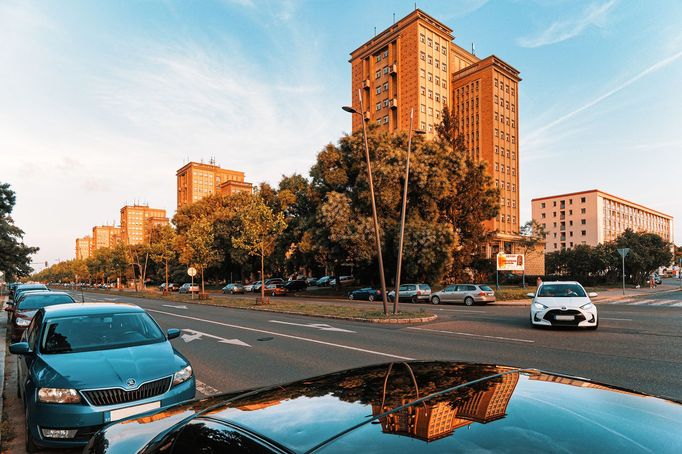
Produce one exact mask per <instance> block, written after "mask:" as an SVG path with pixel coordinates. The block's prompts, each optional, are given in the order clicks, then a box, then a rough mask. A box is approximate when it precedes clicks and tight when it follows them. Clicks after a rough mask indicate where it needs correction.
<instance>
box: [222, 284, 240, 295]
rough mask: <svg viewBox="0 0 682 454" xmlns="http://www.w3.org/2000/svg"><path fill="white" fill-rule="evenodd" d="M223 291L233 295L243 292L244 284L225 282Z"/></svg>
mask: <svg viewBox="0 0 682 454" xmlns="http://www.w3.org/2000/svg"><path fill="white" fill-rule="evenodd" d="M222 291H223V293H229V294H230V295H234V294H237V293H244V286H243V285H242V284H227V285H226V286H225V287H223V288H222Z"/></svg>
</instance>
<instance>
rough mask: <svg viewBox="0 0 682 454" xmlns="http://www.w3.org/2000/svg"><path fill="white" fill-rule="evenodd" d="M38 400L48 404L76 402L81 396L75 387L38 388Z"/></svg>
mask: <svg viewBox="0 0 682 454" xmlns="http://www.w3.org/2000/svg"><path fill="white" fill-rule="evenodd" d="M38 401H40V402H45V403H48V404H77V403H79V402H80V401H81V396H80V395H79V394H78V391H76V390H75V389H65V388H40V389H39V390H38Z"/></svg>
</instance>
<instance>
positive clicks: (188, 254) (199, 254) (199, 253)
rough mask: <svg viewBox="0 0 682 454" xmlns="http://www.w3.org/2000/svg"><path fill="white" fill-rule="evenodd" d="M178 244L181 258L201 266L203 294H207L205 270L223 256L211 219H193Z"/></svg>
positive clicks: (190, 263) (198, 266) (192, 264)
mask: <svg viewBox="0 0 682 454" xmlns="http://www.w3.org/2000/svg"><path fill="white" fill-rule="evenodd" d="M178 244H179V245H180V250H181V252H180V257H181V260H182V261H183V262H184V263H186V264H188V265H190V266H196V267H197V268H199V272H200V273H201V294H202V295H205V293H206V292H205V291H204V270H205V269H206V268H207V267H209V266H211V265H213V264H215V263H216V262H218V261H219V260H220V259H221V257H222V254H221V251H219V250H218V249H217V248H216V247H215V234H214V233H213V227H212V224H211V221H210V220H209V219H208V218H206V217H199V218H196V219H193V220H192V223H191V224H190V226H189V228H188V229H187V231H186V232H185V233H184V234H183V235H181V236H180V237H179V239H178Z"/></svg>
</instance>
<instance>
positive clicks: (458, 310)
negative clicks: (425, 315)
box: [437, 308, 486, 314]
mask: <svg viewBox="0 0 682 454" xmlns="http://www.w3.org/2000/svg"><path fill="white" fill-rule="evenodd" d="M437 310H439V311H445V312H475V313H478V314H485V313H486V312H485V311H472V310H468V309H441V308H438V309H437Z"/></svg>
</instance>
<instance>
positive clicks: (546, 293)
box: [537, 284, 587, 298]
mask: <svg viewBox="0 0 682 454" xmlns="http://www.w3.org/2000/svg"><path fill="white" fill-rule="evenodd" d="M537 296H539V297H544V298H570V297H585V296H587V295H586V294H585V290H583V288H582V287H581V286H580V285H579V284H542V285H541V286H540V290H539V291H538V294H537Z"/></svg>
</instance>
